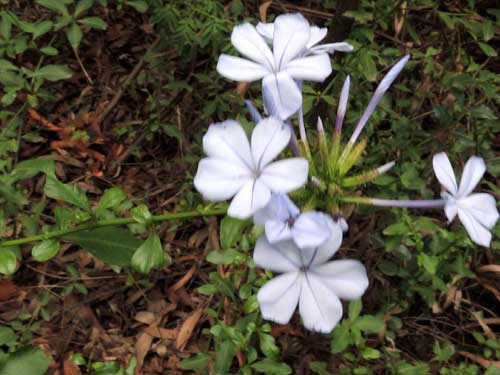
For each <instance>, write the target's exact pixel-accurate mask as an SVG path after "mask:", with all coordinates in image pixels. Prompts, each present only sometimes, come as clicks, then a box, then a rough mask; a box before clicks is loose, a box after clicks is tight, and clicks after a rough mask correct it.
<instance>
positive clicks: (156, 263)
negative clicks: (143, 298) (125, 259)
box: [132, 233, 165, 273]
mask: <svg viewBox="0 0 500 375" xmlns="http://www.w3.org/2000/svg"><path fill="white" fill-rule="evenodd" d="M164 264H165V256H164V253H163V248H162V246H161V242H160V237H158V235H157V234H156V233H151V234H150V235H149V237H148V238H147V240H146V241H144V243H143V244H142V245H141V246H139V248H138V249H137V250H136V251H135V253H134V255H133V256H132V268H134V269H135V270H136V271H138V272H141V273H149V272H150V271H151V270H152V269H154V268H161V267H163V265H164Z"/></svg>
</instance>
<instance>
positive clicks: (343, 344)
mask: <svg viewBox="0 0 500 375" xmlns="http://www.w3.org/2000/svg"><path fill="white" fill-rule="evenodd" d="M350 341H351V340H350V334H349V325H348V323H347V322H346V321H344V322H342V323H341V324H339V325H338V326H337V327H336V328H335V331H333V335H332V344H331V351H332V353H333V354H337V353H341V352H343V351H344V350H345V349H346V348H347V347H348V346H349V344H350Z"/></svg>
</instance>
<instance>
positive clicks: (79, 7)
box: [74, 0, 94, 18]
mask: <svg viewBox="0 0 500 375" xmlns="http://www.w3.org/2000/svg"><path fill="white" fill-rule="evenodd" d="M92 5H94V0H80V1H79V2H78V4H76V7H75V13H74V16H75V18H77V17H78V16H79V15H80V14H82V13H83V12H85V11H86V10H89V9H90V8H91V7H92Z"/></svg>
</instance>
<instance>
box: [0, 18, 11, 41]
mask: <svg viewBox="0 0 500 375" xmlns="http://www.w3.org/2000/svg"><path fill="white" fill-rule="evenodd" d="M11 31H12V18H11V17H10V16H9V15H8V14H7V13H2V14H1V19H0V34H1V35H2V36H3V38H4V39H5V40H9V39H10V36H11Z"/></svg>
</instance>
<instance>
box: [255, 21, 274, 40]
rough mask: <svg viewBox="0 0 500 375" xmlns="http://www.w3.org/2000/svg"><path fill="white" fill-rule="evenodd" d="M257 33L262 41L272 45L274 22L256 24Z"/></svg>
mask: <svg viewBox="0 0 500 375" xmlns="http://www.w3.org/2000/svg"><path fill="white" fill-rule="evenodd" d="M256 29H257V32H258V33H259V34H260V35H261V36H262V37H263V38H264V40H265V41H266V42H267V43H269V44H272V43H273V35H274V22H268V23H264V22H259V23H258V24H257V27H256Z"/></svg>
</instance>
